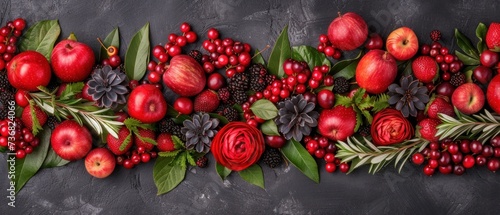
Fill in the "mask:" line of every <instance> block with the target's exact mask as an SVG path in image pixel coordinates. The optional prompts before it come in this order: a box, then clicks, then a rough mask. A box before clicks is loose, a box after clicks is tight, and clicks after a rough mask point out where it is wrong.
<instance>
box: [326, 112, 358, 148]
mask: <svg viewBox="0 0 500 215" xmlns="http://www.w3.org/2000/svg"><path fill="white" fill-rule="evenodd" d="M355 127H356V112H354V109H353V108H352V107H348V108H346V107H344V106H342V105H337V106H335V107H334V108H332V109H324V110H323V111H321V114H320V115H319V119H318V130H319V133H320V134H321V135H323V136H325V137H327V138H328V139H330V140H333V141H345V140H346V139H347V137H349V136H352V135H353V134H354V128H355Z"/></svg>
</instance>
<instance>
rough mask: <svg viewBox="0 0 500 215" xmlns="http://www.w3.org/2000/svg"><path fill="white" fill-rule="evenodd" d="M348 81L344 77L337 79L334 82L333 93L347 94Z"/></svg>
mask: <svg viewBox="0 0 500 215" xmlns="http://www.w3.org/2000/svg"><path fill="white" fill-rule="evenodd" d="M349 87H350V86H349V80H347V79H346V78H344V77H338V78H336V79H335V80H334V84H333V91H335V92H336V93H340V94H342V93H347V92H349Z"/></svg>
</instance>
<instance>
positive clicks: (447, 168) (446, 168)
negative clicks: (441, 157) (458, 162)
mask: <svg viewBox="0 0 500 215" xmlns="http://www.w3.org/2000/svg"><path fill="white" fill-rule="evenodd" d="M439 172H440V173H441V174H444V175H448V174H450V173H452V172H453V166H452V165H451V164H448V165H445V166H440V167H439Z"/></svg>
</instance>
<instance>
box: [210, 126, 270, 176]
mask: <svg viewBox="0 0 500 215" xmlns="http://www.w3.org/2000/svg"><path fill="white" fill-rule="evenodd" d="M265 147H266V146H265V143H264V137H263V136H262V133H261V132H260V131H259V129H257V128H255V127H253V126H251V125H248V124H246V123H244V122H230V123H228V124H227V125H226V126H224V127H223V128H222V129H221V130H220V131H219V132H218V133H217V135H215V137H214V139H213V140H212V146H211V149H210V150H211V151H212V154H213V155H214V158H215V160H216V161H217V162H218V163H219V164H221V165H223V166H225V167H227V168H229V169H231V170H234V171H241V170H244V169H246V168H248V167H249V166H252V165H253V164H255V163H256V162H257V161H258V160H259V159H260V156H261V155H262V153H263V152H264V149H265Z"/></svg>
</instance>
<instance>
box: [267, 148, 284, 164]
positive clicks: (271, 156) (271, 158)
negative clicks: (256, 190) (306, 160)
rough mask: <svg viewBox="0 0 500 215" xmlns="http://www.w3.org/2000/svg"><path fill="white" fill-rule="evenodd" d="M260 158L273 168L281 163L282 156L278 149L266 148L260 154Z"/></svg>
mask: <svg viewBox="0 0 500 215" xmlns="http://www.w3.org/2000/svg"><path fill="white" fill-rule="evenodd" d="M262 160H263V161H264V163H265V164H267V165H268V166H269V167H271V168H275V167H277V166H279V165H280V164H281V163H283V158H282V157H281V154H280V152H279V150H278V149H275V148H266V150H265V151H264V154H263V155H262Z"/></svg>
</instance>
